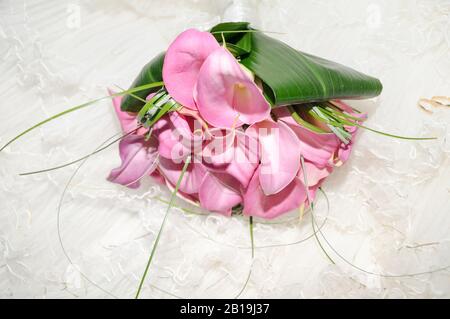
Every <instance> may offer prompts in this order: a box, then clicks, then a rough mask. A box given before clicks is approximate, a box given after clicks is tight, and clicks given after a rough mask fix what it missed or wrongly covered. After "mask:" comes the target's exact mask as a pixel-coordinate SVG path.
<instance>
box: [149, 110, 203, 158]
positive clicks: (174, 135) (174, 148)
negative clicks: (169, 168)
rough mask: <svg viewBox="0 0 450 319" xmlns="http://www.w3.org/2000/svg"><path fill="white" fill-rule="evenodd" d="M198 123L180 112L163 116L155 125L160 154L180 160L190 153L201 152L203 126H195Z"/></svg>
mask: <svg viewBox="0 0 450 319" xmlns="http://www.w3.org/2000/svg"><path fill="white" fill-rule="evenodd" d="M196 123H197V122H195V121H194V118H192V117H190V116H183V115H181V114H180V113H178V112H171V113H169V114H167V115H165V116H163V117H162V118H161V119H160V120H159V121H158V122H157V123H156V124H155V126H154V130H155V135H156V136H157V137H158V140H159V148H158V151H159V153H160V155H161V156H163V157H165V158H168V159H172V160H174V161H179V160H182V159H185V158H186V157H187V156H188V155H190V154H195V153H197V152H200V151H201V146H202V141H203V134H202V133H203V132H202V129H201V126H200V127H199V128H195V127H193V126H194V125H195V124H196ZM193 130H194V132H193Z"/></svg>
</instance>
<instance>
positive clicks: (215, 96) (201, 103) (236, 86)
mask: <svg viewBox="0 0 450 319" xmlns="http://www.w3.org/2000/svg"><path fill="white" fill-rule="evenodd" d="M195 100H196V102H197V108H198V110H199V112H200V114H201V115H202V117H203V118H204V119H205V120H206V121H207V122H208V123H209V124H211V125H213V126H215V127H219V128H230V127H234V126H240V125H242V124H244V123H245V124H253V123H256V122H259V121H262V120H264V119H266V118H268V117H269V114H270V105H269V103H268V102H267V101H266V99H265V98H264V96H263V94H262V93H261V91H260V89H259V88H258V87H257V86H256V84H255V83H254V82H253V81H252V79H251V78H250V77H249V76H248V75H247V74H246V73H245V72H244V71H243V70H242V68H241V66H240V65H239V63H237V61H236V59H235V58H234V57H233V55H232V54H231V53H230V52H228V50H226V49H225V48H222V47H220V48H219V49H217V50H215V51H214V52H213V53H212V54H211V55H210V56H209V57H208V59H206V61H205V62H204V63H203V66H202V68H201V69H200V73H199V75H198V81H197V86H196V93H195Z"/></svg>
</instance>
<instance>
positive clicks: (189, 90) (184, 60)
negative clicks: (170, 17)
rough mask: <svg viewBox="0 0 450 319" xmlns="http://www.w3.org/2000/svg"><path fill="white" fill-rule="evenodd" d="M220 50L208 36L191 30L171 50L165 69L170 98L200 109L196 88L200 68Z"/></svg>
mask: <svg viewBox="0 0 450 319" xmlns="http://www.w3.org/2000/svg"><path fill="white" fill-rule="evenodd" d="M219 47H220V45H219V43H218V42H217V41H216V39H215V38H214V36H213V35H212V34H211V33H209V32H201V31H198V30H196V29H189V30H186V31H184V32H183V33H181V34H180V35H179V36H178V37H177V38H176V39H175V40H174V41H173V42H172V44H171V45H170V46H169V48H168V50H167V52H166V56H165V58H164V65H163V80H164V85H165V86H166V89H167V91H168V92H169V94H170V95H171V96H172V97H173V98H174V99H175V100H176V101H177V102H178V103H180V104H182V105H183V106H185V107H187V108H190V109H193V110H195V109H197V107H196V105H195V102H194V95H193V92H194V88H195V85H196V83H197V79H198V75H199V72H200V68H201V67H202V65H203V62H204V61H205V60H206V59H207V58H208V56H209V55H210V54H211V53H212V52H213V51H214V50H216V49H218V48H219Z"/></svg>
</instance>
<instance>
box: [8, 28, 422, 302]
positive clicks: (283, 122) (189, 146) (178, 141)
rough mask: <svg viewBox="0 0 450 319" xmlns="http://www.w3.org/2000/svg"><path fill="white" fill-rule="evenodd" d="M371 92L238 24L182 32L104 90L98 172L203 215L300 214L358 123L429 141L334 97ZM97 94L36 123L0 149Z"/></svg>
mask: <svg viewBox="0 0 450 319" xmlns="http://www.w3.org/2000/svg"><path fill="white" fill-rule="evenodd" d="M381 90H382V85H381V83H380V81H379V80H378V79H376V78H373V77H371V76H368V75H365V74H363V73H360V72H358V71H355V70H353V69H351V68H348V67H345V66H343V65H340V64H337V63H334V62H331V61H328V60H325V59H322V58H319V57H316V56H313V55H310V54H307V53H303V52H301V51H297V50H295V49H293V48H291V47H289V46H288V45H286V44H284V43H283V42H280V41H279V40H276V39H274V38H272V37H269V36H267V35H266V34H265V33H264V32H262V31H258V30H255V29H253V28H251V27H250V25H249V23H247V22H233V23H222V24H219V25H217V26H215V27H213V28H212V29H211V30H209V31H199V30H196V29H188V30H186V31H184V32H182V33H181V34H179V35H178V36H177V37H176V38H175V40H174V41H173V42H172V43H171V44H170V45H169V47H168V49H167V51H166V52H164V53H162V54H160V55H158V56H157V57H155V58H154V59H153V60H152V61H150V62H149V63H148V64H147V65H146V66H145V67H144V68H143V70H142V71H141V73H140V74H139V75H138V77H137V78H136V80H135V81H134V82H133V84H132V86H131V88H130V89H128V90H125V91H122V92H119V93H113V92H110V95H109V98H112V99H113V105H114V108H115V112H116V114H117V117H118V120H119V122H120V125H121V128H122V130H123V135H122V136H121V137H120V138H119V139H117V140H115V141H120V144H119V154H120V158H121V165H120V166H119V167H117V168H114V169H112V171H111V173H110V175H109V177H108V180H109V181H110V182H113V183H118V184H121V185H124V186H126V187H129V188H138V187H140V181H141V180H142V179H143V178H147V177H148V176H151V177H152V178H153V179H155V180H156V181H157V182H159V183H161V184H164V185H167V186H168V187H169V189H171V190H172V191H173V192H172V198H171V200H170V202H169V207H168V210H167V213H168V212H169V209H170V207H171V206H172V205H173V200H174V197H175V196H179V197H181V198H183V199H184V200H186V201H188V202H189V203H192V204H194V205H197V206H199V207H201V208H203V209H205V210H208V211H210V212H213V213H219V214H222V215H225V216H232V215H233V214H241V215H244V216H248V217H249V219H250V225H252V218H253V217H257V218H262V219H273V218H276V217H279V216H281V215H283V214H287V213H289V212H292V211H299V212H300V214H301V215H303V213H304V212H305V210H306V209H308V208H313V203H314V200H315V197H316V194H317V192H318V190H319V189H320V187H321V185H322V184H323V183H324V182H325V180H326V179H327V177H328V176H329V175H330V174H331V173H332V172H333V170H334V169H335V168H337V167H339V166H341V165H342V164H344V163H345V162H346V161H347V160H348V158H349V156H350V154H351V151H352V147H353V144H354V142H355V137H356V134H357V131H358V129H360V128H362V129H367V130H370V131H373V132H376V133H380V134H383V135H387V136H390V137H396V138H402V139H429V138H413V137H412V138H409V137H402V136H396V135H392V134H387V133H383V132H379V131H376V130H373V129H371V128H368V127H366V126H364V125H363V122H364V121H365V120H366V115H365V114H363V113H361V112H359V111H357V110H355V109H353V108H352V107H350V106H349V105H347V104H345V103H344V102H342V101H341V99H364V98H371V97H374V96H377V95H379V94H380V92H381ZM105 98H107V97H105ZM99 100H100V99H97V100H94V101H91V102H88V103H84V104H81V105H78V106H76V107H73V108H71V109H69V110H66V111H64V112H62V113H60V114H57V115H55V116H53V117H51V118H49V119H47V120H44V121H42V122H40V123H38V124H36V125H35V126H33V127H31V128H29V129H27V130H25V131H24V132H22V133H21V134H19V135H18V136H16V137H15V138H13V139H12V140H11V141H9V142H8V143H7V144H6V145H5V146H3V147H2V148H1V149H0V151H1V150H3V149H4V148H5V147H7V146H8V145H10V144H11V143H12V142H14V141H15V140H17V139H18V138H20V137H21V136H23V135H25V134H27V133H28V132H30V131H31V130H33V129H35V128H37V127H39V126H41V125H43V124H45V123H47V122H49V121H51V120H53V119H55V118H58V117H60V116H62V115H65V114H68V113H70V112H73V111H75V110H78V109H81V108H84V107H87V106H89V105H91V104H93V103H94V102H97V101H99ZM111 144H112V143H110V144H109V145H111ZM98 151H99V150H97V151H96V152H98ZM96 152H95V153H96ZM90 155H92V154H90ZM90 155H88V156H90ZM85 158H86V157H83V158H81V159H80V160H77V161H73V162H70V163H68V164H66V165H61V166H58V167H56V168H61V167H64V166H67V165H71V164H73V163H76V162H78V161H81V160H83V159H85ZM52 169H55V168H51V169H45V170H41V171H37V172H31V173H25V174H23V175H28V174H34V173H41V172H46V171H49V170H52ZM167 213H166V217H167ZM165 220H166V218H164V221H163V224H162V225H161V228H160V232H159V234H158V236H157V238H156V241H155V243H154V246H153V249H152V253H151V255H150V258H149V261H148V264H147V267H146V269H145V272H144V276H143V277H142V280H141V283H140V286H139V289H138V292H137V294H136V297H138V296H139V292H140V291H141V288H142V284H143V282H144V279H145V276H146V274H147V271H148V268H149V266H150V263H151V260H152V258H153V255H154V252H155V249H156V247H157V244H158V242H159V237H160V236H159V235H160V234H161V231H162V229H163V226H164V223H165Z"/></svg>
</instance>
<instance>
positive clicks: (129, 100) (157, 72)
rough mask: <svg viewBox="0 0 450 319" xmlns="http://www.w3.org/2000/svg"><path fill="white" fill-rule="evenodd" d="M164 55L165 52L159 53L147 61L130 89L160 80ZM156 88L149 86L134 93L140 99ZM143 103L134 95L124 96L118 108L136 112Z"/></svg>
mask: <svg viewBox="0 0 450 319" xmlns="http://www.w3.org/2000/svg"><path fill="white" fill-rule="evenodd" d="M164 56H165V52H163V53H160V54H158V55H157V56H156V57H155V58H153V59H152V60H151V61H150V62H149V63H147V64H146V65H145V66H144V68H143V69H142V70H141V72H140V73H139V75H138V76H137V78H136V79H135V80H134V82H133V84H131V86H130V89H132V88H134V87H138V86H141V85H144V84H148V83H153V82H160V81H162V66H163V63H164ZM158 89H159V88H151V89H148V90H143V91H139V92H137V93H136V94H135V95H137V96H138V97H139V98H141V99H145V98H146V97H147V96H148V95H149V94H150V93H153V92H155V91H157V90H158ZM144 104H145V103H144V102H142V101H141V100H139V99H136V98H135V97H132V96H125V97H124V99H123V100H122V104H121V106H120V108H121V109H122V111H126V112H133V113H137V112H139V111H140V109H141V108H142V106H144Z"/></svg>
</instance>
